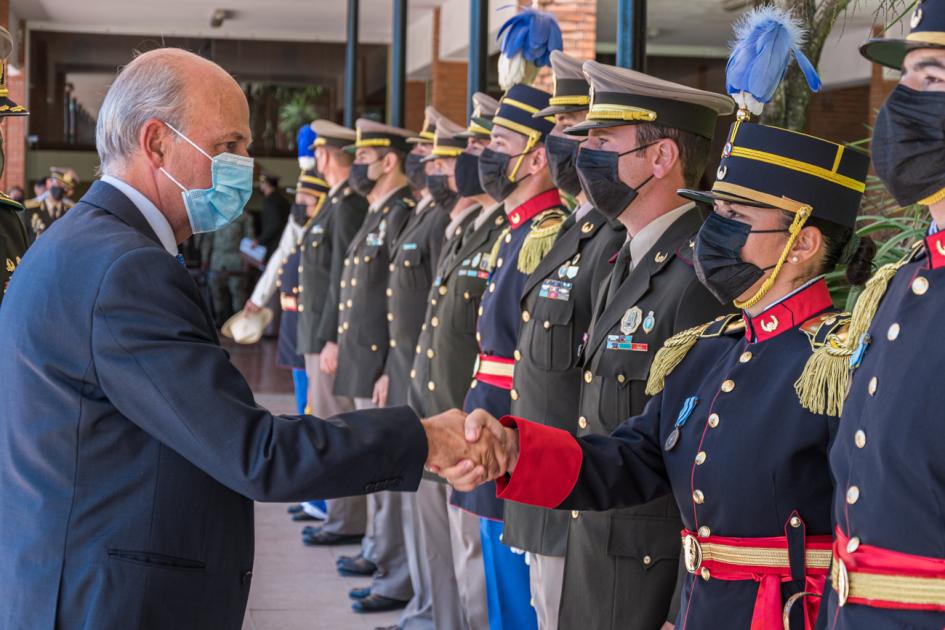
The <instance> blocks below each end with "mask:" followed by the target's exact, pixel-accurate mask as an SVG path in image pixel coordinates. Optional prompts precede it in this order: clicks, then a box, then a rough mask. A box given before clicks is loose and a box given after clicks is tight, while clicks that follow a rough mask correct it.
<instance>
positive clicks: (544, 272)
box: [522, 212, 604, 299]
mask: <svg viewBox="0 0 945 630" xmlns="http://www.w3.org/2000/svg"><path fill="white" fill-rule="evenodd" d="M586 224H590V225H592V226H593V229H589V230H588V231H586V232H585V231H584V229H582V228H583V226H584V225H586ZM603 224H604V218H603V217H602V216H601V215H600V214H598V213H596V212H591V213H589V214H588V215H587V217H585V218H584V219H582V220H581V221H578V222H576V223H574V224H572V225H571V228H570V229H569V230H568V231H567V232H566V233H564V234H562V235H561V237H560V238H559V240H558V241H557V242H556V243H555V244H554V246H553V247H552V248H551V251H550V252H548V255H547V256H545V257H544V258H542V260H541V262H540V263H538V267H536V268H535V271H533V272H532V275H530V276H529V277H528V280H526V281H525V288H524V289H523V290H522V299H524V297H525V296H526V295H528V293H529V292H530V291H531V290H532V289H533V288H535V285H537V284H538V283H539V282H541V281H542V280H544V279H545V278H547V277H548V276H549V275H550V274H551V273H552V272H553V271H554V270H555V269H556V268H558V267H560V266H561V265H563V264H564V263H565V262H567V261H569V260H571V259H572V258H573V257H574V255H575V254H576V253H578V251H580V249H581V242H582V241H584V240H585V239H588V238H591V237H593V236H594V235H595V234H596V233H597V230H599V229H600V226H601V225H603Z"/></svg>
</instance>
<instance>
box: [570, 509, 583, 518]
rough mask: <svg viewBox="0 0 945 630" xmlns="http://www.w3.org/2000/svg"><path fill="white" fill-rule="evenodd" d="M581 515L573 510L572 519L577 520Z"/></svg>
mask: <svg viewBox="0 0 945 630" xmlns="http://www.w3.org/2000/svg"><path fill="white" fill-rule="evenodd" d="M580 515H581V513H580V512H578V511H577V510H571V518H577V517H579V516H580Z"/></svg>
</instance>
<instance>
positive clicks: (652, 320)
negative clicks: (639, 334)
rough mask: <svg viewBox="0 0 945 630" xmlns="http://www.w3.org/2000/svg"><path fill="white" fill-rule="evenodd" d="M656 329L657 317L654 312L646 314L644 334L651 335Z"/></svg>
mask: <svg viewBox="0 0 945 630" xmlns="http://www.w3.org/2000/svg"><path fill="white" fill-rule="evenodd" d="M654 327H656V317H655V316H654V315H653V311H650V312H649V313H647V314H646V319H644V320H643V332H645V333H647V334H650V332H652V331H653V328H654Z"/></svg>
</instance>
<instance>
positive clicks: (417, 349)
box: [415, 343, 423, 354]
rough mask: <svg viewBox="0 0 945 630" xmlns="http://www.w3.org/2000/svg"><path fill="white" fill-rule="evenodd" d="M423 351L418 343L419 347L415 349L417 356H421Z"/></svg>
mask: <svg viewBox="0 0 945 630" xmlns="http://www.w3.org/2000/svg"><path fill="white" fill-rule="evenodd" d="M421 350H423V348H421V347H420V344H419V343H418V344H417V347H416V348H415V352H416V353H417V354H420V352H421Z"/></svg>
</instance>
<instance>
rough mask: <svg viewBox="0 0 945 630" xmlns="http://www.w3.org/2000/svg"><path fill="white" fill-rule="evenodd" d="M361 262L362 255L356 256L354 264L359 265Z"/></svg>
mask: <svg viewBox="0 0 945 630" xmlns="http://www.w3.org/2000/svg"><path fill="white" fill-rule="evenodd" d="M360 262H361V257H360V256H355V257H354V264H356V265H357V264H358V263H360Z"/></svg>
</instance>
